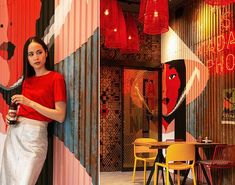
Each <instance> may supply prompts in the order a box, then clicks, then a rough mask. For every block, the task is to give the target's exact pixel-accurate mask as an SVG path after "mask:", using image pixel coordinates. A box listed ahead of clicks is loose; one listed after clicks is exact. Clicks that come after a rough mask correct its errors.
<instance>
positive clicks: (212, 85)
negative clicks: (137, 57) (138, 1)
mask: <svg viewBox="0 0 235 185" xmlns="http://www.w3.org/2000/svg"><path fill="white" fill-rule="evenodd" d="M170 12H171V19H170V20H171V21H170V30H169V32H167V33H166V34H163V35H162V43H161V61H162V62H163V63H165V64H166V63H168V62H171V61H173V60H179V59H182V60H183V61H184V63H185V68H186V76H185V79H186V86H185V88H184V91H183V92H181V95H182V94H183V96H182V98H184V99H185V100H186V116H185V118H182V119H185V120H186V125H181V128H183V127H186V131H187V134H186V138H187V140H195V139H196V138H197V137H199V136H202V137H206V136H207V137H209V138H210V139H212V140H213V141H215V142H219V143H227V144H235V139H234V137H233V135H234V132H235V126H234V125H235V107H234V103H235V56H234V54H235V21H234V19H235V4H234V3H233V4H230V5H227V6H215V7H213V6H209V5H206V4H205V3H204V1H203V0H190V1H184V3H182V4H181V5H180V6H178V7H176V8H175V9H172V10H171V11H170ZM164 85H165V86H167V84H163V86H164ZM169 88H170V87H169ZM178 101H179V99H178ZM179 128H180V127H179ZM224 175H225V178H224V182H223V184H235V173H234V171H226V172H225V174H224Z"/></svg>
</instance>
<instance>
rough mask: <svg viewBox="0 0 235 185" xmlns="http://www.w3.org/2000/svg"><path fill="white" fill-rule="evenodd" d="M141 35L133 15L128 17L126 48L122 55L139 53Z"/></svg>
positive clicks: (123, 49) (122, 50)
mask: <svg viewBox="0 0 235 185" xmlns="http://www.w3.org/2000/svg"><path fill="white" fill-rule="evenodd" d="M139 49H140V47H139V34H138V29H137V25H136V22H135V20H134V18H133V16H132V15H131V14H127V16H126V47H125V48H122V49H121V50H120V51H121V53H137V52H138V51H139Z"/></svg>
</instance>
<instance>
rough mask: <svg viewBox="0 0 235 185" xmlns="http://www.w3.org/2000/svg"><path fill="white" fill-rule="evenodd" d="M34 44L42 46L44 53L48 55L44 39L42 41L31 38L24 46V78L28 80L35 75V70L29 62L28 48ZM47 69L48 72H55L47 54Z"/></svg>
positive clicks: (37, 38)
mask: <svg viewBox="0 0 235 185" xmlns="http://www.w3.org/2000/svg"><path fill="white" fill-rule="evenodd" d="M32 42H36V43H38V44H40V45H41V46H42V47H43V49H44V51H45V52H47V53H48V48H47V45H46V44H45V43H44V41H43V40H42V39H40V38H39V37H36V36H34V37H30V38H29V39H28V40H27V41H26V42H25V44H24V55H23V61H24V78H28V77H31V76H34V75H35V71H34V69H33V67H32V66H31V65H30V64H29V60H28V47H29V44H30V43H32ZM45 67H46V69H47V70H50V71H51V70H53V67H52V66H51V63H50V59H49V53H48V54H47V57H46V63H45Z"/></svg>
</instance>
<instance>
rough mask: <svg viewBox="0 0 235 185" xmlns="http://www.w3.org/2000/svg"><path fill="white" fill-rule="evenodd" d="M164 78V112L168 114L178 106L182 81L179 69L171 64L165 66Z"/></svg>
mask: <svg viewBox="0 0 235 185" xmlns="http://www.w3.org/2000/svg"><path fill="white" fill-rule="evenodd" d="M162 79H163V81H162V84H163V86H162V114H163V115H166V116H167V115H168V114H169V113H170V112H171V111H172V110H173V109H174V107H175V106H176V103H177V100H178V96H179V88H180V83H181V82H180V78H179V74H178V72H177V70H176V69H175V68H173V67H170V65H169V64H165V66H164V69H163V78H162Z"/></svg>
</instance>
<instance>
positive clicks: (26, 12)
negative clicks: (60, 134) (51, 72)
mask: <svg viewBox="0 0 235 185" xmlns="http://www.w3.org/2000/svg"><path fill="white" fill-rule="evenodd" d="M40 9H41V1H40V0H33V1H28V0H0V69H1V72H0V88H2V87H3V88H5V89H9V88H10V87H11V88H14V87H15V84H16V82H18V81H19V79H20V78H21V77H22V75H23V47H24V43H25V42H26V40H27V39H28V38H29V37H31V36H34V35H35V34H36V21H37V19H38V18H39V17H40ZM0 92H1V91H0ZM7 109H8V105H7V104H6V101H5V100H4V99H3V96H2V94H0V116H1V117H2V119H0V131H3V130H4V129H3V128H2V127H3V125H4V124H3V123H2V121H1V120H4V119H5V115H6V113H7ZM3 132H4V131H3Z"/></svg>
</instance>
